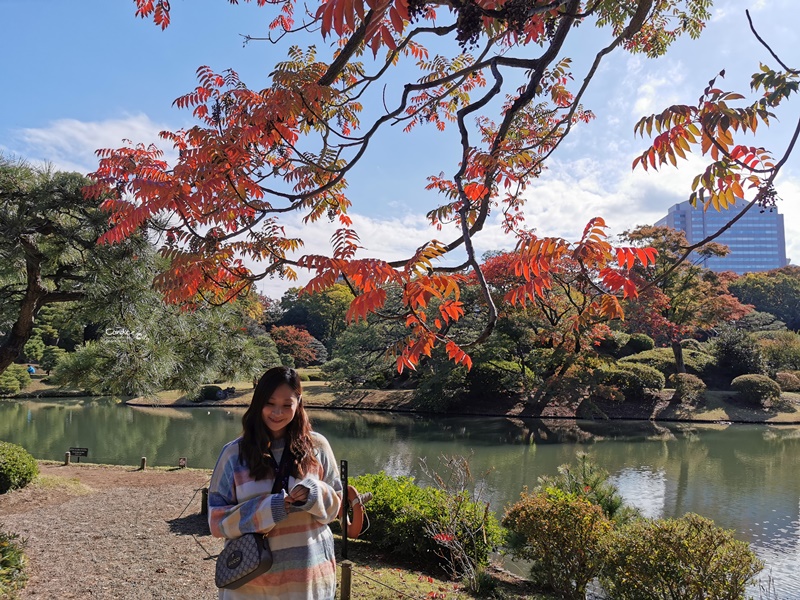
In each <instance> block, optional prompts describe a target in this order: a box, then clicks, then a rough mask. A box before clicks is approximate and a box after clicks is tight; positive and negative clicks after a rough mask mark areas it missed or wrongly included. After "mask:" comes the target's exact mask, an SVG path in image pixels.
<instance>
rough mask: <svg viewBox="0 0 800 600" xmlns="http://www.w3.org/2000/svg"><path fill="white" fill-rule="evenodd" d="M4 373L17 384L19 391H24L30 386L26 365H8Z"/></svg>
mask: <svg viewBox="0 0 800 600" xmlns="http://www.w3.org/2000/svg"><path fill="white" fill-rule="evenodd" d="M6 372H8V373H9V374H10V375H11V376H12V377H13V378H14V379H16V380H17V381H18V382H19V389H20V390H24V389H25V388H26V387H28V386H29V385H30V384H31V376H30V373H28V367H27V365H9V366H8V368H7V369H6Z"/></svg>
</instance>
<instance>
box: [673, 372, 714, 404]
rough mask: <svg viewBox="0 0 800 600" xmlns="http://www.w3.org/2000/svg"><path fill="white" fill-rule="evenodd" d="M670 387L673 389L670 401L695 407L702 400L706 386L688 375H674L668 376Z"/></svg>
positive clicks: (697, 378) (700, 380) (698, 379)
mask: <svg viewBox="0 0 800 600" xmlns="http://www.w3.org/2000/svg"><path fill="white" fill-rule="evenodd" d="M669 383H670V385H671V386H672V387H673V388H675V395H674V396H672V399H673V400H675V401H676V402H680V403H681V404H688V405H695V404H697V403H698V402H700V401H701V400H702V399H703V396H704V395H705V392H706V384H705V383H703V380H702V379H700V378H699V377H697V376H696V375H692V374H690V373H675V374H673V375H670V376H669Z"/></svg>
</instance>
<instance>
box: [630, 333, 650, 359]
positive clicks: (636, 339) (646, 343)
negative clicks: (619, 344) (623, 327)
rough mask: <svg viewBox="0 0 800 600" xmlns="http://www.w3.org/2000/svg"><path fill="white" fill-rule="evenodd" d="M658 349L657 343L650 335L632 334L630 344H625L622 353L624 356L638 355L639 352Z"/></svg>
mask: <svg viewBox="0 0 800 600" xmlns="http://www.w3.org/2000/svg"><path fill="white" fill-rule="evenodd" d="M655 347H656V343H655V341H654V340H653V338H651V337H650V336H649V335H647V334H644V333H633V334H631V337H630V339H629V340H628V343H627V344H625V346H624V347H623V349H622V351H623V353H624V354H627V355H631V354H638V353H639V352H646V351H647V350H652V349H653V348H655Z"/></svg>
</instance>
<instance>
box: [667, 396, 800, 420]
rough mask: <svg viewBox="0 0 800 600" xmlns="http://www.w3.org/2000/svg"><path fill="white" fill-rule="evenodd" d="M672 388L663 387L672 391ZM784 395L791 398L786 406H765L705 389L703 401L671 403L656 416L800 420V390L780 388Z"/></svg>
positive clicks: (697, 418) (694, 418) (686, 418)
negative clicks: (774, 408)
mask: <svg viewBox="0 0 800 600" xmlns="http://www.w3.org/2000/svg"><path fill="white" fill-rule="evenodd" d="M673 391H674V390H664V393H665V394H667V395H671V393H672V392H673ZM783 397H784V398H788V399H789V400H791V401H792V405H791V406H790V407H789V408H784V409H781V410H780V411H777V410H766V409H763V408H757V407H754V406H748V405H745V404H742V403H740V402H739V401H737V400H736V393H735V392H730V391H722V390H708V391H706V393H705V398H704V400H703V402H701V403H700V404H698V405H697V406H694V407H687V406H683V405H681V404H670V405H669V406H668V407H667V408H665V409H664V410H662V411H661V412H659V414H658V417H657V418H661V419H680V420H686V421H749V422H755V423H798V422H800V394H799V393H797V392H783Z"/></svg>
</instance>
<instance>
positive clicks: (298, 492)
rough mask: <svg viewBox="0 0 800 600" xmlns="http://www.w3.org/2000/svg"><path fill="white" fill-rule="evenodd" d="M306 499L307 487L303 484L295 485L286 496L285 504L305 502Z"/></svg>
mask: <svg viewBox="0 0 800 600" xmlns="http://www.w3.org/2000/svg"><path fill="white" fill-rule="evenodd" d="M307 501H308V488H307V487H306V486H304V485H296V486H294V487H293V488H292V491H291V492H289V494H288V495H287V496H286V500H285V502H286V504H297V505H301V504H305V503H306V502H307Z"/></svg>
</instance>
